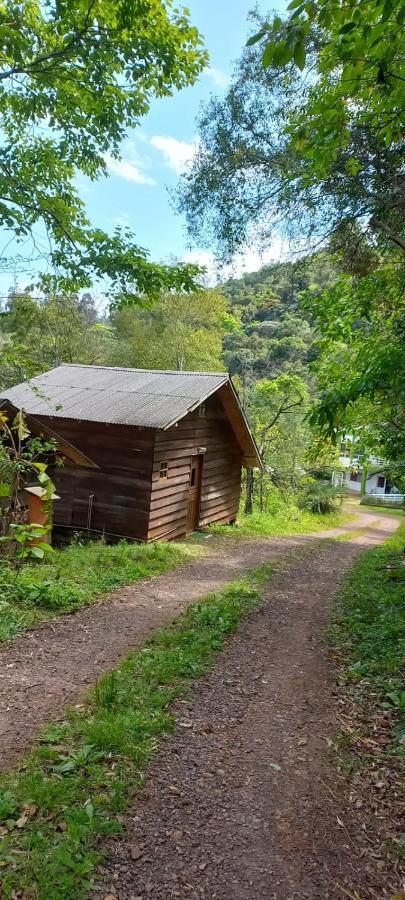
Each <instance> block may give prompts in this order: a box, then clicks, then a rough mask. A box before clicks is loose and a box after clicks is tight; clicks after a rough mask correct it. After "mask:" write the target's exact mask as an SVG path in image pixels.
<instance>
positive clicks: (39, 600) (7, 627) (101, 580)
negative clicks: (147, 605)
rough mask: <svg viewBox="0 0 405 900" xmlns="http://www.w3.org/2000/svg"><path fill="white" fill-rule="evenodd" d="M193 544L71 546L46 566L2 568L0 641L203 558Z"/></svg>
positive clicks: (25, 565) (48, 560) (49, 560)
mask: <svg viewBox="0 0 405 900" xmlns="http://www.w3.org/2000/svg"><path fill="white" fill-rule="evenodd" d="M201 553H202V548H198V547H197V546H196V545H193V544H192V543H191V542H190V543H187V542H183V543H177V542H176V543H167V542H166V543H156V544H133V543H128V542H126V541H121V542H120V543H119V544H115V545H108V544H105V543H104V542H103V541H97V542H94V543H90V544H84V545H81V544H77V543H73V544H71V545H70V546H69V547H67V548H66V549H63V550H55V552H54V553H53V554H52V555H51V554H49V556H48V557H47V561H46V563H32V564H24V565H23V566H22V567H21V568H20V569H19V570H16V569H13V568H12V567H10V566H8V565H7V564H6V563H4V562H3V564H2V565H1V566H0V641H6V640H9V639H10V638H13V637H15V636H16V635H18V634H20V633H21V632H22V631H25V630H26V629H27V628H32V627H34V626H35V625H37V624H39V623H40V622H42V621H44V620H46V619H50V618H52V617H53V616H55V615H58V614H60V613H67V612H72V611H74V610H76V609H80V607H83V606H88V605H89V604H90V603H92V602H93V601H94V600H96V599H97V597H99V596H100V595H101V594H103V593H105V592H107V591H112V590H115V589H116V588H119V587H121V586H122V585H124V584H129V583H130V582H133V581H138V580H139V579H141V578H147V577H149V576H151V575H159V574H160V573H162V572H168V571H170V570H172V569H174V568H176V567H177V566H179V565H182V564H183V563H186V562H189V561H190V560H192V559H195V558H196V557H198V556H200V555H201Z"/></svg>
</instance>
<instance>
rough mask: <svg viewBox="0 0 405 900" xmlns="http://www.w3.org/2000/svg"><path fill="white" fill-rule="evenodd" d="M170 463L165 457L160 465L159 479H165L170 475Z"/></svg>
mask: <svg viewBox="0 0 405 900" xmlns="http://www.w3.org/2000/svg"><path fill="white" fill-rule="evenodd" d="M168 471H169V463H168V461H167V459H163V460H162V462H161V463H160V465H159V481H165V480H166V478H167V477H168Z"/></svg>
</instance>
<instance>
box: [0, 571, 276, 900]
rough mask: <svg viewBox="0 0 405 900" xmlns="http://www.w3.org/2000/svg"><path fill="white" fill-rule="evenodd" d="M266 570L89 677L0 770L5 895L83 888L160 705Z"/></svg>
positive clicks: (165, 722) (252, 596)
mask: <svg viewBox="0 0 405 900" xmlns="http://www.w3.org/2000/svg"><path fill="white" fill-rule="evenodd" d="M271 571H272V570H271V568H270V567H269V566H267V567H265V566H263V567H262V568H261V569H259V570H256V571H252V572H250V573H249V574H248V575H247V576H246V578H245V579H244V580H243V581H239V582H236V583H234V584H232V585H228V586H227V587H226V588H225V589H224V590H223V591H221V592H219V593H217V594H214V595H212V596H211V597H208V598H207V599H206V600H204V601H202V602H200V603H198V604H194V605H192V606H190V607H189V609H188V610H187V612H186V613H185V614H184V615H183V616H182V617H181V618H180V619H178V620H177V621H176V622H174V623H173V625H171V626H170V627H168V628H166V629H164V630H162V631H159V632H156V633H155V635H154V637H153V638H152V640H151V641H149V643H148V644H147V645H146V646H145V647H143V648H142V649H141V650H140V651H138V652H135V653H132V654H131V655H130V656H129V657H128V658H127V659H125V660H124V661H123V662H122V663H121V664H120V665H119V667H118V668H117V669H116V670H114V671H113V672H111V673H109V674H108V675H106V676H104V678H102V679H101V680H100V681H99V683H98V684H97V686H96V689H95V690H93V691H92V692H91V694H90V695H89V697H88V700H87V702H86V704H85V706H84V708H81V709H71V710H70V711H68V713H67V716H66V720H65V721H64V722H62V723H61V724H59V725H54V726H52V725H51V726H49V727H48V729H47V731H45V733H44V734H43V736H42V743H41V745H40V746H39V747H38V748H37V749H36V750H34V752H33V753H32V755H31V756H30V757H29V758H28V760H27V761H26V763H25V765H24V768H23V769H21V770H20V771H19V772H18V773H14V774H11V775H9V776H3V778H2V780H1V783H0V825H1V828H2V832H1V833H2V839H1V840H0V864H1V865H2V889H3V893H4V897H5V898H11V897H12V896H13V895H15V894H16V892H18V891H21V892H22V893H24V894H25V893H26V891H29V893H30V894H32V893H34V894H35V896H36V897H37V898H38V900H45V898H46V900H79V898H84V897H87V896H88V891H89V889H90V887H91V875H92V872H93V870H94V866H95V864H96V862H97V861H98V859H99V854H98V850H97V842H98V841H99V839H100V836H106V835H108V834H114V833H117V832H119V831H120V830H121V825H120V817H121V815H122V813H123V812H124V811H125V810H126V808H127V807H128V805H129V803H130V802H131V799H132V797H133V794H134V791H135V789H136V787H137V786H138V785H139V784H140V782H141V777H142V774H141V773H142V770H144V769H145V767H146V766H147V764H148V762H149V760H150V758H151V756H152V753H153V752H154V751H155V750H156V747H157V742H158V739H159V737H160V735H161V734H163V733H164V732H167V731H169V730H170V729H171V727H172V724H173V717H172V715H171V713H170V710H169V709H168V707H169V704H170V703H171V702H172V701H173V700H174V699H175V698H176V697H179V696H184V692H185V690H186V689H187V686H188V684H189V682H190V681H191V680H192V679H194V678H197V677H199V676H200V675H202V674H203V673H204V672H205V671H206V670H207V669H208V668H209V667H210V666H211V665H212V664H213V662H214V660H215V657H216V655H217V653H218V652H219V651H220V650H221V649H222V647H223V645H224V641H225V638H226V636H227V635H228V634H230V633H231V632H233V631H235V630H236V629H237V627H238V625H239V622H240V621H241V619H242V618H243V616H244V615H246V613H247V612H248V611H249V610H251V609H253V608H254V607H255V606H256V605H257V604H258V602H259V600H260V594H261V586H262V584H263V583H264V581H265V580H267V579H268V577H269V574H270V572H271ZM17 822H19V823H20V826H19V827H15V824H16V823H17ZM21 823H23V824H21Z"/></svg>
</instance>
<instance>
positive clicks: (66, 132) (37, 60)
mask: <svg viewBox="0 0 405 900" xmlns="http://www.w3.org/2000/svg"><path fill="white" fill-rule="evenodd" d="M0 32H1V43H2V55H1V60H0V121H1V130H2V141H1V146H0V224H1V225H2V226H3V227H5V228H6V229H9V230H10V231H11V232H12V233H13V234H14V235H16V236H17V238H21V239H25V238H26V237H27V236H29V235H32V234H35V235H37V229H38V227H39V228H40V229H41V233H42V232H43V234H44V237H45V238H46V240H47V241H48V242H49V253H48V262H49V264H50V266H51V268H52V274H53V275H54V283H55V282H56V284H57V285H58V287H59V288H61V287H63V288H65V289H69V290H71V289H73V290H75V289H77V288H79V287H83V286H90V284H91V280H92V278H93V277H94V275H96V276H100V277H104V276H107V277H108V278H109V279H110V280H111V283H112V286H113V289H114V290H115V291H117V292H121V293H122V292H126V293H128V291H130V290H131V289H135V290H137V291H138V292H141V293H143V292H145V293H158V292H159V291H160V290H162V289H164V288H168V287H171V286H172V285H173V286H174V287H175V288H177V289H188V288H189V287H190V286H191V278H192V275H193V273H194V269H193V268H192V267H187V266H181V265H180V266H177V267H173V268H171V267H164V266H163V267H162V266H154V265H152V264H151V263H150V262H149V261H148V254H147V252H146V251H145V250H143V249H142V248H141V247H139V246H137V244H136V243H135V242H134V237H133V235H131V234H130V233H129V232H116V234H115V235H114V236H113V237H110V236H108V235H107V234H105V233H103V232H102V231H101V230H100V229H98V228H97V227H94V226H92V225H91V224H90V222H89V221H88V219H87V216H86V212H85V208H84V204H83V201H82V200H81V198H80V194H79V191H78V188H77V183H76V180H75V179H76V175H77V173H78V172H81V173H82V174H84V175H85V176H87V177H89V178H91V179H92V180H94V179H97V178H99V177H100V176H101V175H103V174H106V171H107V168H106V155H107V154H110V155H112V156H113V157H119V154H120V144H121V142H122V139H123V138H124V137H125V135H126V134H127V131H128V128H129V127H133V126H135V125H137V124H138V122H139V119H140V117H141V116H143V115H145V113H146V112H147V111H148V108H149V104H150V101H151V98H152V97H164V96H167V95H169V94H171V93H172V91H173V90H175V89H178V88H182V87H184V86H185V85H187V84H191V83H192V82H193V81H194V80H195V79H196V77H197V76H198V74H199V72H201V70H202V69H203V67H204V65H205V64H206V54H205V52H204V51H203V49H202V44H201V39H200V36H199V34H198V32H197V30H196V29H195V28H193V27H192V26H191V24H190V22H189V19H188V15H187V12H186V11H185V10H183V9H181V8H175V7H174V6H173V4H172V0H142V2H140V0H136V2H132V3H128V2H127V0H113V2H105V0H63V2H59V0H58V2H56V0H50V2H48V3H46V4H43V3H41V2H40V0H23V2H22V3H20V4H18V5H16V4H14V3H12V2H11V0H5V2H4V3H3V4H2V9H1V12H0Z"/></svg>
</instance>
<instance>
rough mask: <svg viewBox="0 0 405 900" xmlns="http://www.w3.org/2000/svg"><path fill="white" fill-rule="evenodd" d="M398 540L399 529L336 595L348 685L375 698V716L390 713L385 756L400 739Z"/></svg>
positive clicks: (404, 534)
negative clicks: (392, 722)
mask: <svg viewBox="0 0 405 900" xmlns="http://www.w3.org/2000/svg"><path fill="white" fill-rule="evenodd" d="M404 539H405V524H401V525H400V527H399V528H398V530H397V531H396V533H395V534H394V536H393V537H391V538H390V539H389V540H388V541H387V542H386V543H385V544H383V545H382V546H381V547H375V548H373V549H371V550H367V551H366V552H365V553H363V554H362V555H361V556H360V557H359V559H358V560H357V562H356V563H355V565H354V566H353V568H352V570H351V571H350V572H349V574H348V575H347V577H346V579H345V583H344V586H343V588H342V590H341V592H340V595H339V605H340V615H339V621H338V623H337V631H336V637H337V641H338V644H339V646H340V647H341V648H342V651H343V653H344V659H345V661H346V663H347V676H348V678H349V680H350V681H352V682H353V683H354V684H355V685H358V686H359V687H360V688H361V691H362V692H363V691H364V690H368V689H370V690H372V691H373V692H374V696H376V695H378V696H379V698H380V709H381V711H385V712H386V711H389V712H392V713H394V716H393V718H394V720H395V725H394V729H393V734H392V741H393V743H392V745H390V749H391V750H392V749H393V748H395V750H398V749H399V746H400V744H401V741H403V739H404V737H405V681H404V679H405V603H404V596H405V564H404ZM385 712H384V714H385Z"/></svg>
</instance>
